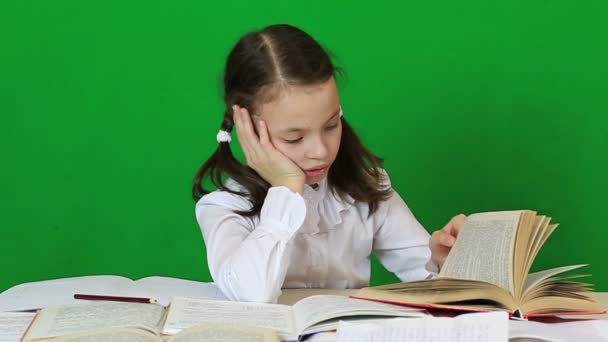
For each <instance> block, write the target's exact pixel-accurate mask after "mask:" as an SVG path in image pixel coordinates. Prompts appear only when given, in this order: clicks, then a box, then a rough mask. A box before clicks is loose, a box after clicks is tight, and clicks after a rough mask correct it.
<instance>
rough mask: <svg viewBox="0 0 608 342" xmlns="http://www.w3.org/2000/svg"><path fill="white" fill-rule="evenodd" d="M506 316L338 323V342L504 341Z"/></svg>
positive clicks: (468, 315) (488, 314) (486, 314)
mask: <svg viewBox="0 0 608 342" xmlns="http://www.w3.org/2000/svg"><path fill="white" fill-rule="evenodd" d="M508 317H509V315H508V314H507V313H506V312H484V313H472V314H464V315H460V316H457V317H456V318H448V317H425V318H393V319H389V320H383V321H380V322H379V323H358V324H353V323H348V322H340V325H339V326H338V338H339V339H338V341H339V342H390V341H399V342H410V341H411V342H431V341H433V342H443V341H445V342H470V341H475V342H494V341H507V339H508V332H509V330H508V319H509V318H508Z"/></svg>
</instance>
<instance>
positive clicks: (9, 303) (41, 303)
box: [0, 275, 131, 312]
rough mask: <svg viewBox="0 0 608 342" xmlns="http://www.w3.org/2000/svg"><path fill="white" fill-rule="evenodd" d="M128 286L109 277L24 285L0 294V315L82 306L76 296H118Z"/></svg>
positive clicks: (126, 279)
mask: <svg viewBox="0 0 608 342" xmlns="http://www.w3.org/2000/svg"><path fill="white" fill-rule="evenodd" d="M130 283H131V280H130V279H128V278H124V277H119V276H111V275H101V276H85V277H74V278H64V279H53V280H44V281H37V282H31V283H24V284H20V285H16V286H13V287H11V288H10V289H8V290H6V291H4V292H3V293H1V294H0V312H2V311H18V310H32V309H38V308H44V307H47V306H51V305H69V304H77V303H82V302H83V301H82V300H78V299H74V294H75V293H85V294H98V295H111V296H119V295H121V293H120V289H121V288H124V287H125V284H127V285H128V284H130Z"/></svg>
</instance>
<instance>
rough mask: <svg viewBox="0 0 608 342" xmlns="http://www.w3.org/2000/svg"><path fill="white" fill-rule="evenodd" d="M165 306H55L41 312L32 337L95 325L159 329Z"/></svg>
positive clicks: (72, 332) (82, 330)
mask: <svg viewBox="0 0 608 342" xmlns="http://www.w3.org/2000/svg"><path fill="white" fill-rule="evenodd" d="M164 310H165V309H164V307H162V306H160V305H158V304H138V303H122V302H95V303H87V304H77V305H69V306H51V307H48V308H44V309H43V310H42V311H41V312H40V313H39V314H38V316H37V317H36V319H35V320H34V323H32V326H31V328H30V331H29V332H28V337H29V338H44V337H55V336H62V335H69V334H76V333H81V332H86V331H88V330H93V329H100V328H109V327H128V326H141V327H144V328H145V329H148V330H150V331H151V332H153V333H156V329H157V326H158V324H159V322H160V320H161V318H162V316H163V314H164Z"/></svg>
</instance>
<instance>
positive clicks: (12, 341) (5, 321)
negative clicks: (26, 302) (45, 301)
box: [0, 312, 36, 342]
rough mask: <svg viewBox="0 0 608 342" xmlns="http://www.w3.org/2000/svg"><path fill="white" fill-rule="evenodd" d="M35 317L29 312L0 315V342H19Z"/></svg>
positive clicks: (3, 313)
mask: <svg viewBox="0 0 608 342" xmlns="http://www.w3.org/2000/svg"><path fill="white" fill-rule="evenodd" d="M35 315H36V314H35V313H30V312H2V313H0V342H19V340H20V339H21V336H22V335H23V333H24V332H25V330H26V329H27V327H28V326H29V325H30V322H31V321H32V318H34V316H35Z"/></svg>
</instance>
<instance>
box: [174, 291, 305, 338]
mask: <svg viewBox="0 0 608 342" xmlns="http://www.w3.org/2000/svg"><path fill="white" fill-rule="evenodd" d="M168 310H169V313H168V314H167V319H166V321H165V324H164V327H163V329H162V333H163V334H166V335H173V334H176V333H178V332H180V331H181V330H184V329H187V328H190V327H192V326H194V325H197V324H201V323H220V324H244V325H252V326H257V327H264V328H270V329H274V330H275V331H277V332H279V333H280V334H281V335H285V336H294V334H295V324H294V319H293V312H292V310H291V307H290V306H286V305H280V304H265V303H249V302H231V301H219V300H201V299H192V298H183V297H175V298H173V300H172V301H171V306H169V308H168Z"/></svg>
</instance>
